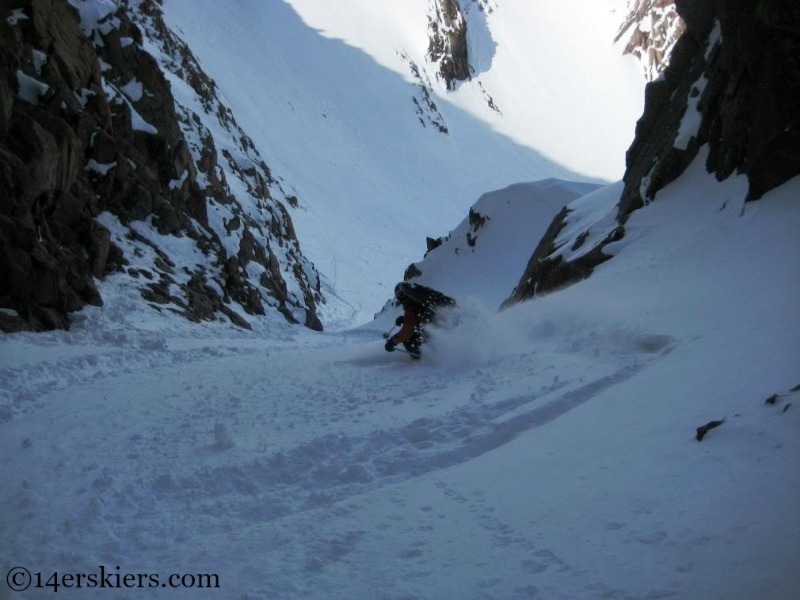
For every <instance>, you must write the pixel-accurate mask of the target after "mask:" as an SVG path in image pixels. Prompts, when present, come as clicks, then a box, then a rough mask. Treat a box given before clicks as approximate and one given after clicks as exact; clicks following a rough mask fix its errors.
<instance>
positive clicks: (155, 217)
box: [0, 0, 322, 330]
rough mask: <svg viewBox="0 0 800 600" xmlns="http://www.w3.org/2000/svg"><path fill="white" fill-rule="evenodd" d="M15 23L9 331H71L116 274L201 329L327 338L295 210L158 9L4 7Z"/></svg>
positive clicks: (16, 2) (5, 237)
mask: <svg viewBox="0 0 800 600" xmlns="http://www.w3.org/2000/svg"><path fill="white" fill-rule="evenodd" d="M0 17H2V18H0V58H1V59H2V60H0V196H1V197H2V204H0V246H2V249H3V251H2V255H1V256H0V308H2V309H5V310H3V311H2V312H3V314H2V320H0V328H2V329H3V330H16V329H26V328H31V329H49V328H56V327H68V326H69V318H68V313H69V312H71V311H75V310H78V309H79V308H81V307H82V306H83V305H84V304H86V303H90V304H97V305H99V304H102V299H101V297H100V294H99V292H98V290H97V287H96V285H95V283H94V280H93V278H102V277H104V276H107V275H109V274H111V273H117V275H115V276H117V277H129V278H131V279H133V280H135V281H137V282H138V285H139V287H140V288H141V291H142V296H143V297H144V298H145V299H146V300H147V301H149V302H150V303H151V304H152V305H153V306H154V307H157V308H159V309H168V310H172V311H175V312H178V313H180V314H182V315H184V316H186V317H187V318H189V319H192V320H201V319H218V318H220V315H226V318H227V319H230V320H231V321H233V322H234V323H236V324H238V325H240V326H243V327H248V326H249V325H248V321H247V318H246V316H247V315H261V314H265V313H266V311H268V310H273V309H274V310H276V311H279V312H280V313H282V314H283V315H284V317H285V318H286V319H288V320H290V321H291V322H301V323H303V324H305V325H307V326H309V327H312V328H321V324H320V322H319V319H318V318H317V315H316V306H317V304H318V303H319V302H321V301H322V297H321V295H320V293H319V276H318V274H317V272H316V270H315V269H314V267H313V265H312V264H310V263H309V262H308V261H307V260H306V259H305V258H304V257H303V255H302V253H301V251H300V247H299V244H298V242H297V239H296V236H295V233H294V230H293V227H292V223H291V218H290V216H289V214H288V212H287V211H286V208H285V207H284V206H283V205H282V204H281V202H279V201H278V199H276V198H275V196H276V195H277V196H279V197H283V198H284V200H285V201H287V202H292V201H293V198H291V197H289V196H287V195H286V194H285V193H284V192H283V190H282V188H281V185H280V182H279V181H278V180H276V179H275V178H274V177H273V176H272V175H271V173H270V171H269V169H268V168H267V166H266V165H265V164H264V162H263V160H261V158H260V157H259V155H258V152H257V151H256V149H255V147H254V146H253V144H252V141H251V140H250V139H249V138H248V137H247V136H246V135H245V134H244V132H243V131H241V129H240V128H239V127H238V125H237V124H236V122H235V120H234V118H233V115H232V114H231V111H230V110H229V109H228V108H227V107H225V106H224V105H223V104H222V103H221V102H220V101H219V100H218V98H217V97H216V89H215V85H214V83H213V81H211V80H210V79H209V78H208V77H206V76H205V75H204V74H203V72H202V70H201V69H200V67H199V65H198V64H197V62H196V61H195V60H194V58H193V57H192V56H191V53H190V52H189V51H188V48H186V46H185V44H183V43H182V42H181V41H180V40H179V39H178V38H177V37H176V36H175V35H174V34H173V33H172V32H171V31H169V29H168V28H167V27H166V25H165V24H164V22H163V20H162V19H161V8H160V5H159V4H158V3H157V2H156V1H155V0H134V1H131V2H121V3H119V4H117V3H114V2H111V1H110V0H97V1H96V2H83V1H81V0H70V2H69V3H68V2H67V1H66V0H4V1H3V2H0ZM145 47H146V48H147V49H148V50H149V52H148V51H146V50H145ZM153 55H155V56H156V57H157V58H158V60H156V59H154V56H153ZM162 68H163V69H164V72H162ZM165 72H166V74H167V75H166V76H165ZM184 82H185V83H184ZM187 84H188V86H187ZM176 86H180V88H181V90H182V96H181V98H182V103H178V102H176V101H175V97H174V96H173V93H172V89H173V88H174V87H176ZM186 89H190V90H192V92H193V93H188V92H186V91H185V90H186ZM212 118H213V119H214V122H213V125H212V126H211V127H209V126H208V125H206V123H210V122H211V121H210V119H212ZM212 130H213V131H212ZM233 179H238V180H239V182H240V183H237V186H236V187H237V189H238V190H242V189H244V190H246V191H245V192H242V191H238V192H237V194H234V193H233V192H232V191H231V187H230V185H229V182H230V181H232V180H233ZM178 247H180V248H183V249H184V251H183V252H178V253H176V252H174V249H175V248H178ZM9 309H10V310H9Z"/></svg>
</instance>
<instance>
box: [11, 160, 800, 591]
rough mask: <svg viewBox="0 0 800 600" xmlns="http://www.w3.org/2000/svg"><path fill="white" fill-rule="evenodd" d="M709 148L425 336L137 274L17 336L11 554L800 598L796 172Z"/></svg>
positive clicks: (122, 570)
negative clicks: (193, 316) (295, 316)
mask: <svg viewBox="0 0 800 600" xmlns="http://www.w3.org/2000/svg"><path fill="white" fill-rule="evenodd" d="M701 154H702V153H701ZM702 164H703V156H700V157H698V160H697V161H696V163H695V164H694V165H693V166H692V168H691V169H690V172H688V173H687V174H685V175H684V176H683V177H681V178H680V179H679V180H677V181H676V182H675V183H673V184H672V185H670V186H669V187H667V188H665V189H664V190H662V191H661V192H660V193H659V194H658V196H657V198H656V200H655V201H654V202H653V203H652V204H650V205H649V206H648V207H646V208H644V209H641V210H639V211H637V212H635V213H634V214H633V215H632V216H631V218H630V220H629V221H628V224H627V235H626V237H625V238H624V240H622V241H621V242H620V245H619V246H618V247H617V248H616V249H615V252H616V256H615V258H614V259H613V260H611V261H609V262H607V263H605V264H603V265H601V266H600V267H599V268H598V269H597V270H596V272H595V274H594V275H593V276H592V277H591V278H590V279H588V280H585V281H583V282H581V283H579V284H576V285H574V286H572V287H570V288H567V289H565V290H563V291H561V292H558V293H554V294H551V295H549V296H546V297H544V298H540V299H538V300H536V301H534V302H530V303H526V304H522V305H518V306H515V307H513V308H512V309H509V310H507V311H504V312H502V313H499V314H494V313H486V312H481V311H480V310H478V309H474V308H472V307H470V308H469V310H466V311H464V314H463V321H462V324H461V326H459V327H458V328H457V329H455V330H452V331H450V332H441V331H440V332H438V333H437V334H436V336H435V339H434V343H433V347H432V348H430V349H429V350H428V352H427V354H426V356H425V357H424V358H423V360H422V361H419V362H414V361H411V360H409V359H408V357H407V356H405V355H403V354H402V353H400V352H395V353H393V354H387V353H385V352H384V350H383V347H382V340H381V339H380V332H381V331H380V326H381V324H380V323H378V324H375V325H372V326H367V327H364V328H361V329H357V330H352V331H349V332H339V333H326V334H312V333H311V332H307V331H304V330H301V329H300V328H291V327H289V326H287V325H283V324H280V323H274V324H271V325H269V327H270V329H268V330H266V329H262V330H261V331H255V332H242V331H238V330H233V329H228V328H224V327H222V326H221V325H219V324H201V325H195V326H188V325H187V324H185V323H183V322H181V321H179V320H178V319H177V318H176V317H169V316H166V315H159V316H158V317H157V318H155V319H154V318H152V316H151V315H149V313H139V312H137V310H136V309H135V308H134V307H135V304H134V297H133V295H132V294H130V295H125V294H124V293H122V292H120V291H119V290H115V291H116V292H117V294H116V295H114V294H107V291H106V290H103V292H104V297H106V298H107V299H108V301H107V306H106V307H105V308H104V309H102V310H101V309H90V310H86V311H84V312H83V313H82V314H81V316H82V319H78V321H77V322H76V326H75V327H74V329H73V330H72V331H70V332H51V333H44V334H38V335H32V334H14V335H7V336H4V337H3V338H0V353H2V358H1V359H0V382H1V383H2V385H0V398H2V413H0V414H2V419H0V420H1V421H2V422H0V475H1V476H2V481H3V485H2V486H0V506H2V507H3V509H2V511H1V512H0V536H2V539H3V544H2V546H1V547H0V564H1V565H2V566H3V572H7V571H8V569H10V568H11V567H24V568H27V569H28V570H29V571H30V572H31V573H34V574H35V573H37V572H39V573H41V574H42V575H41V578H42V581H45V580H46V579H47V578H48V577H49V575H50V573H52V572H54V571H57V572H58V573H59V576H60V577H59V578H58V579H54V580H53V581H60V582H62V583H63V582H64V578H63V576H64V575H66V574H75V573H83V574H87V575H88V574H97V573H100V571H101V568H102V569H104V570H105V571H104V572H105V573H106V574H108V573H111V574H112V575H123V574H134V575H135V574H147V575H148V576H147V577H144V578H137V577H133V578H132V579H130V580H129V581H131V582H133V583H134V584H137V583H138V582H139V581H141V582H143V585H144V589H139V588H136V589H117V590H114V591H111V590H109V589H103V588H100V587H89V586H90V582H91V579H89V578H88V577H83V578H81V579H79V581H81V582H82V584H83V586H82V589H81V590H72V593H69V592H70V590H67V589H66V587H61V588H59V590H58V591H59V592H60V593H61V594H66V595H67V597H73V596H74V597H81V598H83V597H88V598H95V597H96V598H101V597H108V596H109V594H110V595H111V596H112V597H120V598H151V597H152V598H155V597H159V598H161V597H169V598H197V597H200V596H208V597H211V596H213V597H224V598H251V599H254V598H259V599H266V598H270V599H271V598H280V599H292V598H297V599H300V598H302V599H308V598H325V599H351V598H387V599H400V598H431V599H432V598H468V599H472V598H475V599H477V598H497V599H504V600H505V599H509V598H546V599H548V600H550V599H574V598H582V599H600V598H681V599H698V600H699V599H704V600H714V599H718V600H722V599H726V600H731V599H734V600H737V599H738V600H750V599H752V598H764V599H774V600H783V599H786V598H794V597H797V596H798V594H799V593H800V581H798V579H797V573H796V566H797V564H798V561H799V560H800V520H798V513H797V499H798V497H800V436H799V435H798V433H799V430H800V394H799V393H798V392H792V391H790V390H791V388H793V387H794V386H796V385H797V384H798V383H800V373H798V371H797V366H798V364H800V341H799V340H798V338H797V331H798V330H799V329H800V328H799V327H798V326H800V317H799V316H798V313H797V310H796V308H797V306H798V304H799V302H800V277H798V272H797V268H796V265H797V257H798V255H800V241H798V238H797V235H796V232H797V228H798V224H800V205H798V203H797V201H796V198H797V195H798V193H800V179H794V180H792V181H791V182H789V183H787V184H785V185H784V186H782V187H781V188H779V189H778V190H775V191H773V192H770V193H769V194H767V195H766V196H765V197H764V198H763V199H762V200H761V201H759V202H756V203H751V204H747V205H744V204H743V198H744V195H745V192H746V185H745V181H744V179H743V178H742V177H738V178H731V179H729V180H728V181H726V182H724V183H722V184H719V183H717V182H716V181H715V180H714V178H713V177H712V176H710V175H707V174H705V173H704V172H703V169H702ZM493 231H494V232H493ZM498 234H499V235H500V236H502V231H495V230H491V229H486V230H485V231H482V232H481V233H480V235H485V236H492V237H493V236H495V235H498ZM484 241H490V240H484ZM481 243H483V241H482V242H481ZM485 247H486V248H489V247H491V244H489V245H487V246H485ZM496 258H497V259H498V260H500V259H501V258H502V257H501V256H498V257H496ZM474 281H475V285H474V288H473V290H472V291H473V294H474V296H475V297H476V298H478V299H487V298H489V297H490V296H491V295H492V294H493V293H494V290H492V289H488V288H484V287H483V286H482V285H481V279H480V278H477V277H476V278H475V280H474ZM386 318H387V319H389V318H390V316H389V315H387V316H386ZM774 394H778V396H777V397H775V398H774V402H775V403H774V404H765V399H767V398H768V397H771V396H772V395H774ZM722 419H724V420H725V422H724V423H723V424H722V425H721V426H720V427H718V428H716V429H713V430H711V431H710V432H709V433H708V435H707V436H706V437H705V439H704V440H703V441H702V442H700V443H698V442H697V441H696V440H695V439H694V436H695V429H696V428H697V427H698V426H700V425H702V424H705V423H707V422H709V421H712V420H722ZM17 573H18V574H19V573H21V572H17ZM170 574H194V575H198V574H214V575H216V576H217V577H218V579H216V580H213V581H217V582H218V584H219V589H215V590H214V591H209V590H202V591H200V590H197V589H175V590H166V589H163V588H161V587H160V585H161V584H162V583H166V582H167V580H168V577H169V575H170ZM150 575H153V576H156V577H155V579H153V578H152V577H150ZM34 577H35V576H34ZM101 580H102V579H101ZM14 581H22V579H20V577H16V579H14ZM68 581H69V582H71V584H72V586H73V587H74V586H75V581H76V579H75V578H74V577H73V578H72V579H69V580H68ZM94 581H95V582H96V584H97V582H98V579H95V580H94ZM108 581H109V584H110V585H113V584H114V583H115V582H116V583H117V584H118V585H122V584H121V583H120V582H121V581H122V579H121V578H119V579H113V577H112V578H111V579H109V580H108ZM184 581H186V582H187V583H191V582H192V581H195V582H198V581H201V579H200V578H198V577H193V578H186V579H184ZM209 581H212V580H209ZM35 584H36V580H35V579H34V585H35ZM151 584H155V585H156V586H157V587H156V588H155V589H152V588H149V587H147V586H149V585H151ZM97 585H98V586H99V584H97ZM3 594H5V597H16V596H13V595H12V593H11V592H9V591H7V590H6V589H5V588H2V591H0V597H3ZM23 596H24V597H26V598H49V597H53V589H52V588H39V589H29V590H28V591H27V592H26V593H25V594H23Z"/></svg>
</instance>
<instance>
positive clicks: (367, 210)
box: [164, 0, 644, 329]
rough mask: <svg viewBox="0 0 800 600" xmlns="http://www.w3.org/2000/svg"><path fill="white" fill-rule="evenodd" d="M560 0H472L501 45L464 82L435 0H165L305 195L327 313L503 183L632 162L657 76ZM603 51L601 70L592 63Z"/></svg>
mask: <svg viewBox="0 0 800 600" xmlns="http://www.w3.org/2000/svg"><path fill="white" fill-rule="evenodd" d="M546 5H547V6H549V7H550V8H549V9H548V12H545V13H539V12H537V13H533V12H531V11H530V10H526V9H525V8H524V7H525V3H523V2H519V1H517V0H515V1H508V2H505V3H503V5H502V6H500V7H497V8H496V10H494V11H493V12H491V13H490V14H485V13H482V12H480V11H478V10H471V11H470V15H471V17H470V18H471V19H472V20H475V21H476V23H478V22H479V21H478V20H479V19H483V20H484V24H483V29H481V28H480V27H478V26H477V25H475V26H474V27H472V31H474V32H475V35H479V34H481V32H483V33H482V35H483V37H481V39H480V40H473V41H474V45H475V46H476V48H477V50H476V56H475V57H476V61H479V62H480V61H484V62H485V60H486V52H487V45H490V44H489V41H488V39H487V38H486V35H490V36H495V37H497V43H496V44H495V45H496V46H497V53H496V56H495V57H494V58H493V59H492V61H491V65H490V66H491V68H489V66H487V65H485V64H484V65H482V66H481V67H480V68H481V73H480V74H479V75H478V76H476V78H475V79H474V80H473V81H472V82H469V83H468V84H464V85H462V86H461V87H460V88H459V90H458V91H457V92H455V93H452V94H448V93H447V92H446V90H445V87H444V84H443V83H442V82H438V81H437V80H436V78H435V75H434V73H435V72H436V67H435V66H432V65H429V64H426V62H425V53H426V51H427V38H426V35H427V14H428V9H429V7H428V3H427V2H426V1H423V0H409V1H408V2H388V0H370V1H369V2H364V1H363V0H361V1H356V0H348V1H346V2H336V3H326V2H305V1H300V0H297V1H293V2H278V1H272V2H263V1H261V0H237V1H236V2H210V1H202V2H198V0H166V1H165V2H164V12H165V18H166V20H167V22H168V24H169V25H170V26H171V27H173V28H174V29H176V30H177V31H178V32H179V33H180V34H181V35H182V37H183V38H184V39H185V40H186V41H187V42H188V43H189V45H190V47H191V48H192V49H193V51H194V52H195V54H196V55H197V57H198V59H199V61H200V62H201V64H202V65H203V68H204V70H205V71H206V72H207V73H208V74H209V75H210V76H211V77H213V78H214V79H215V81H216V82H217V84H218V85H219V88H220V89H221V90H222V92H223V94H224V96H225V99H226V101H227V102H228V103H229V105H230V106H231V107H232V110H233V113H234V114H235V115H236V118H237V121H238V122H239V123H240V124H241V125H242V127H243V129H244V130H245V131H247V133H248V135H249V136H250V137H251V138H252V139H253V141H254V143H255V145H256V147H257V149H258V151H259V153H260V155H261V156H263V157H264V159H265V161H266V162H267V164H268V165H269V166H270V168H271V169H272V172H273V175H274V176H276V177H278V178H279V179H280V181H281V187H282V188H283V189H285V190H286V191H287V193H289V194H294V195H296V196H297V198H298V199H299V202H300V207H299V208H298V209H293V210H292V209H290V210H292V218H293V220H294V222H295V225H296V230H297V235H298V238H299V239H300V243H301V245H302V248H303V253H304V254H305V255H306V256H308V257H309V258H310V259H311V260H312V261H313V262H314V264H315V266H316V267H317V269H318V270H319V271H320V272H321V274H322V275H323V279H324V281H325V284H326V286H325V289H324V291H325V293H326V296H327V297H328V299H329V300H330V303H329V304H328V305H327V306H326V307H323V309H322V319H323V322H324V324H325V326H326V327H327V328H329V329H337V328H342V327H344V326H349V325H353V324H355V323H363V322H364V321H366V320H368V319H369V318H371V317H372V315H373V314H374V313H375V312H376V311H377V310H378V309H379V308H380V306H381V305H382V304H383V302H384V301H385V299H386V298H387V297H388V296H389V295H390V293H391V289H392V288H393V286H394V284H395V283H396V282H397V281H398V280H399V279H400V278H401V277H402V273H403V271H404V269H405V268H406V266H407V265H408V264H409V263H411V262H413V261H415V260H419V259H420V257H421V254H422V252H423V251H424V239H425V236H431V237H438V236H440V235H443V234H446V232H447V231H448V230H449V229H451V228H452V227H453V226H454V225H455V224H457V223H458V222H459V220H460V219H461V218H462V217H463V215H464V213H465V212H466V210H467V209H468V207H469V206H470V205H472V204H473V203H474V202H475V201H476V200H477V199H478V198H479V197H480V196H481V195H482V194H484V193H486V192H487V191H490V190H495V189H500V188H503V187H506V186H508V185H512V184H515V183H518V182H521V181H535V180H540V179H546V178H549V177H558V178H561V179H570V180H591V181H598V180H599V179H604V180H611V179H618V178H619V177H620V176H621V175H622V170H623V167H624V152H625V149H626V148H627V147H628V145H629V144H630V141H631V139H632V137H633V130H634V124H635V121H636V118H637V117H638V116H639V114H640V113H641V107H642V98H643V96H642V89H643V85H644V78H643V77H642V75H641V73H640V71H639V69H638V67H637V66H636V65H635V64H633V61H632V59H630V58H629V57H628V58H625V57H621V56H620V55H619V52H620V49H616V50H615V49H614V48H613V47H612V41H613V37H614V27H611V24H610V23H609V28H608V29H609V30H608V32H607V35H606V34H605V33H604V32H605V29H603V28H600V29H597V28H596V27H595V26H596V23H597V19H596V18H595V17H597V18H600V15H599V14H598V12H599V11H602V10H603V9H600V8H595V7H593V8H587V10H586V11H583V12H582V13H581V17H580V18H570V21H569V26H570V30H571V31H572V32H573V34H574V35H571V36H569V37H568V38H564V36H562V35H561V34H560V33H556V32H561V31H563V29H564V27H565V22H564V20H563V19H564V18H565V17H566V16H567V13H565V12H564V9H561V8H557V7H560V6H561V4H559V3H557V2H548V3H546ZM603 5H605V4H604V3H603ZM551 13H552V14H551ZM606 13H607V11H606V12H603V16H602V19H603V20H602V22H603V23H607V22H609V21H610V17H609V16H608V15H607V14H606ZM584 17H585V18H584ZM528 25H530V27H532V29H531V30H530V31H532V32H535V33H536V35H529V33H528V31H527V30H526V29H525V27H526V26H528ZM523 33H524V34H525V35H522V34H523ZM545 34H546V35H545ZM598 36H599V37H598ZM599 38H601V39H599ZM559 40H561V41H559ZM565 40H568V41H565ZM603 40H605V41H603ZM557 41H558V42H559V44H558V46H557V48H556V49H552V48H551V49H550V50H547V49H546V48H544V47H543V46H542V45H541V44H543V43H545V42H547V43H549V42H553V43H555V42H557ZM583 41H586V43H585V44H584V43H582V42H583ZM590 42H591V43H590ZM599 43H602V48H598V47H597V46H596V44H599ZM565 46H566V47H565ZM506 48H507V50H506ZM506 52H507V53H508V55H506ZM590 55H591V56H592V57H594V59H593V62H591V63H590V64H592V65H595V66H594V67H592V68H591V69H589V73H588V74H587V70H586V69H583V68H581V69H579V68H578V65H580V64H582V61H585V60H589V56H590ZM534 59H535V60H534ZM539 63H542V64H539ZM587 75H591V81H590V82H589V83H586V82H584V81H583V80H582V78H583V77H585V76H587ZM487 94H490V95H492V97H493V98H494V99H495V100H496V101H497V103H498V105H499V107H500V109H501V111H502V113H503V114H502V115H500V114H498V113H496V112H494V111H492V110H491V109H490V108H489V107H488V106H487ZM441 128H446V129H447V132H448V133H447V134H444V133H442V132H441V131H440V129H441ZM376 240H377V242H376Z"/></svg>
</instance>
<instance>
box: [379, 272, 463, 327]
mask: <svg viewBox="0 0 800 600" xmlns="http://www.w3.org/2000/svg"><path fill="white" fill-rule="evenodd" d="M394 296H395V298H397V299H398V300H399V301H401V302H402V301H403V300H404V299H405V298H408V299H409V300H411V301H412V302H414V303H416V304H418V305H419V306H420V307H422V310H421V314H420V317H421V318H422V321H423V322H424V323H430V322H432V321H433V320H435V319H436V316H437V314H438V312H439V310H440V309H442V308H445V307H448V306H450V307H452V306H455V305H456V301H455V300H453V299H452V298H451V297H450V296H447V295H445V294H443V293H442V292H439V291H437V290H434V289H433V288H429V287H427V286H424V285H422V284H419V283H408V282H407V281H403V282H401V283H398V284H397V285H396V286H395V288H394Z"/></svg>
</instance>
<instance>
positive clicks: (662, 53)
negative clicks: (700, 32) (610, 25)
mask: <svg viewBox="0 0 800 600" xmlns="http://www.w3.org/2000/svg"><path fill="white" fill-rule="evenodd" d="M683 30H684V24H683V20H682V19H681V18H680V16H679V15H678V12H677V9H676V8H675V0H629V2H628V6H627V9H626V11H625V19H624V21H623V23H622V25H621V26H620V28H619V32H618V33H617V37H616V39H615V40H614V41H615V42H619V41H620V40H623V41H624V43H625V47H624V49H623V52H624V53H625V54H630V55H632V56H635V57H636V58H638V59H639V61H640V62H641V63H642V67H643V68H644V72H645V76H646V77H647V79H648V80H649V81H653V80H655V79H656V78H657V77H658V76H659V75H660V74H661V73H662V72H663V71H664V69H665V68H666V67H667V65H668V64H669V56H670V54H671V52H672V49H673V48H674V47H675V44H676V43H677V41H678V39H679V38H680V36H681V35H682V34H683Z"/></svg>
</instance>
